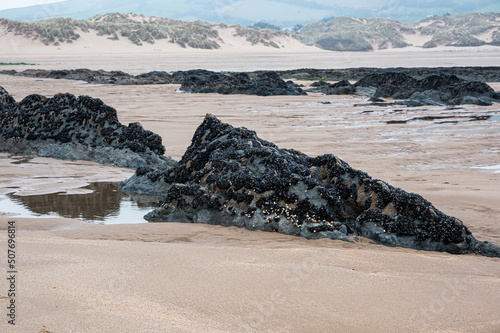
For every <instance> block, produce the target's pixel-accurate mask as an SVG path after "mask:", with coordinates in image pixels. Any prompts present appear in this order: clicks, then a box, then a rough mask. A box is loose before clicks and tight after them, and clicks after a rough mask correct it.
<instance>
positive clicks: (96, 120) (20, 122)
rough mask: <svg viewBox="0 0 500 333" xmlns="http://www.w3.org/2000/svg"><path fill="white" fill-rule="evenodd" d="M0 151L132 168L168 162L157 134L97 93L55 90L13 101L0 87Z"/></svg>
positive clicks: (169, 160)
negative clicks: (125, 119)
mask: <svg viewBox="0 0 500 333" xmlns="http://www.w3.org/2000/svg"><path fill="white" fill-rule="evenodd" d="M0 138H1V141H0V151H6V152H10V153H15V154H23V155H35V156H44V157H54V158H61V159H81V160H90V161H96V162H99V163H103V164H109V165H116V166H121V167H133V168H137V167H139V166H144V165H158V166H162V167H166V166H167V165H171V164H173V162H172V161H171V159H169V158H167V157H165V156H163V154H164V153H165V147H164V146H163V144H162V142H161V137H160V136H159V135H157V134H155V133H153V132H151V131H148V130H145V129H143V128H142V126H141V125H140V124H139V123H131V124H129V125H128V126H124V125H122V124H121V123H120V122H119V121H118V117H117V113H116V110H115V109H114V108H112V107H110V106H107V105H105V104H104V103H103V102H102V101H101V100H100V99H95V98H91V97H89V96H80V97H76V96H74V95H71V94H58V95H56V96H54V97H52V98H46V97H44V96H40V95H29V96H27V97H26V98H24V99H23V100H22V101H21V102H16V101H15V100H14V98H13V97H12V96H10V95H9V94H8V93H7V91H6V90H5V89H3V88H2V87H0Z"/></svg>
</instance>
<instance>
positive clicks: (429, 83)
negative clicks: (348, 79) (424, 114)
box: [354, 72, 500, 106]
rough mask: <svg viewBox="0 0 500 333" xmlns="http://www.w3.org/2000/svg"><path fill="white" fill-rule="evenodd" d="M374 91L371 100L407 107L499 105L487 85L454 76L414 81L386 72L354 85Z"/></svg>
mask: <svg viewBox="0 0 500 333" xmlns="http://www.w3.org/2000/svg"><path fill="white" fill-rule="evenodd" d="M354 86H356V87H375V88H376V89H377V90H376V92H375V94H374V97H383V98H388V97H390V98H393V99H402V100H404V101H402V102H398V103H399V104H405V105H407V106H421V105H460V104H479V105H491V104H492V102H500V100H498V99H497V98H498V96H497V94H496V93H495V91H494V90H493V89H492V88H491V87H490V86H489V85H487V84H486V83H484V82H478V81H472V82H470V81H467V80H464V79H461V78H459V77H458V76H456V75H448V74H439V75H438V74H435V75H429V76H427V77H425V78H423V79H420V80H417V79H415V78H413V77H410V76H408V75H406V74H404V73H398V72H388V73H383V74H371V75H368V76H366V77H364V78H362V79H361V80H359V81H358V82H356V83H355V84H354Z"/></svg>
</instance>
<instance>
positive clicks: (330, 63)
mask: <svg viewBox="0 0 500 333" xmlns="http://www.w3.org/2000/svg"><path fill="white" fill-rule="evenodd" d="M499 58H500V51H498V48H496V49H495V48H473V49H455V51H452V50H448V49H445V48H441V49H439V50H433V51H428V52H424V51H422V50H421V49H420V50H419V51H418V52H410V51H407V52H403V51H401V50H398V51H394V50H393V51H390V50H387V51H377V52H372V53H357V54H351V53H345V54H344V53H335V52H325V51H312V50H305V51H304V50H302V51H300V50H294V49H293V48H292V47H291V46H290V50H287V51H286V52H280V53H276V54H275V53H271V52H267V51H266V52H264V51H258V52H256V53H252V54H245V53H244V52H240V53H238V52H233V51H231V52H229V51H224V50H223V51H214V53H207V51H192V52H190V53H189V52H186V51H178V52H177V51H176V52H171V53H162V54H155V53H154V52H151V53H144V54H123V53H122V54H108V55H102V56H99V57H97V56H92V55H83V54H79V53H77V52H74V51H71V52H70V51H67V52H66V53H65V54H62V55H58V54H56V52H47V53H46V54H43V52H42V54H40V55H36V54H29V53H27V54H20V53H15V52H14V53H11V54H6V53H5V54H3V53H2V54H0V61H2V62H27V63H37V64H38V65H37V66H35V68H41V69H70V68H90V69H105V70H122V71H124V72H128V73H133V74H137V73H142V72H146V71H152V70H167V71H170V70H184V69H193V68H206V69H212V70H257V69H292V68H305V67H311V68H348V67H397V66H405V67H420V66H422V67H423V66H431V67H434V66H489V65H498V60H499ZM4 67H5V68H4ZM27 67H30V66H2V69H16V70H22V69H24V68H27ZM31 68H33V66H31ZM297 83H301V84H304V85H306V86H307V85H308V84H310V83H311V82H308V81H299V82H297ZM489 84H490V85H491V86H492V87H493V88H494V89H495V90H496V91H500V83H498V82H497V83H489ZM0 86H2V87H4V88H5V89H6V90H7V91H8V92H9V93H10V94H11V95H12V96H13V97H14V98H15V99H16V100H17V101H20V100H21V99H22V98H24V97H25V96H27V95H29V94H33V93H37V94H42V95H45V96H52V95H54V94H57V93H61V92H69V93H72V94H75V95H89V96H92V97H95V98H100V99H102V100H103V101H104V102H105V103H106V104H108V105H110V106H113V107H114V108H116V109H117V111H118V117H119V119H120V121H121V122H122V123H124V124H128V123H130V122H136V121H138V122H140V123H141V124H142V125H143V126H144V128H146V129H149V130H152V131H154V132H156V133H158V134H160V135H161V136H162V137H163V144H164V145H165V146H166V149H167V152H166V155H169V156H172V157H173V158H175V159H180V157H181V156H182V154H183V153H184V151H185V149H186V147H187V146H188V145H189V144H190V140H191V137H192V135H193V133H194V131H195V129H196V128H197V127H198V125H199V124H200V123H201V122H202V120H203V117H204V116H205V114H206V113H212V114H214V115H216V116H217V117H218V118H219V119H221V120H222V121H224V122H227V123H230V124H232V125H233V126H244V127H247V128H249V129H253V130H255V131H256V132H257V134H258V135H259V136H260V137H261V138H263V139H266V140H269V141H272V142H274V143H276V144H277V145H278V146H279V147H282V148H293V149H297V150H300V151H302V152H304V153H306V154H308V155H310V156H316V155H319V154H326V153H333V154H335V155H337V156H338V157H340V158H341V159H343V160H344V161H346V162H348V163H349V164H350V165H351V166H352V167H354V168H357V169H360V170H363V171H365V172H367V173H368V174H369V175H371V176H372V177H374V178H379V179H382V180H384V181H386V182H388V183H389V184H391V185H394V186H398V187H401V188H402V189H404V190H406V191H409V192H415V193H418V194H420V195H422V196H423V197H424V198H426V199H428V200H429V201H431V202H432V203H433V204H434V205H435V206H436V207H437V208H438V209H440V210H442V211H443V212H444V213H446V214H449V215H452V216H456V217H457V218H459V219H461V220H462V221H463V222H464V224H465V225H466V226H467V227H468V228H469V229H470V230H471V232H472V233H473V234H474V235H475V237H476V238H477V239H478V240H481V241H484V240H488V241H491V242H492V243H494V244H497V245H500V221H499V218H498V217H499V216H500V208H499V207H500V206H499V204H498V203H499V200H500V191H499V189H500V141H499V139H498V133H499V129H500V105H498V104H494V105H492V106H486V107H485V106H476V105H463V106H459V107H439V106H426V107H418V108H415V107H414V108H408V107H405V106H397V107H396V106H388V107H380V106H377V107H374V106H368V105H366V103H367V101H366V98H363V97H361V96H326V95H321V94H315V93H310V94H309V95H308V96H272V97H259V96H246V95H217V94H185V93H180V92H177V89H178V88H179V85H144V86H104V85H91V84H87V83H82V82H78V81H67V80H54V79H33V78H24V77H14V76H6V75H0ZM321 102H330V103H331V104H323V103H321ZM422 115H425V116H427V117H428V118H427V119H426V120H413V121H408V122H406V123H403V121H407V120H412V119H414V118H417V117H421V116H422ZM477 116H489V118H488V119H486V120H480V121H477V120H475V119H477ZM394 121H398V122H396V123H395V122H394ZM20 159H21V157H15V156H10V155H9V154H0V170H1V172H0V200H7V199H6V198H7V195H9V196H14V197H22V196H33V195H37V194H38V195H40V194H48V193H62V194H65V195H73V196H78V195H82V194H84V193H87V192H88V190H87V189H86V187H85V186H87V185H89V184H91V183H94V182H104V181H106V182H110V181H111V182H118V181H121V180H124V179H126V178H128V177H129V176H130V175H132V174H133V172H134V170H132V169H124V168H114V167H109V166H102V165H99V164H96V163H92V162H83V161H58V160H54V159H49V158H33V159H26V160H23V161H22V163H18V162H19V160H20ZM13 213H15V212H9V211H0V223H1V226H0V228H1V229H2V230H0V249H1V251H3V252H4V258H5V257H6V256H7V239H8V233H7V228H8V221H15V226H16V246H17V247H16V256H17V270H18V274H17V277H18V280H17V285H16V287H17V290H16V311H17V312H16V314H17V319H16V320H17V322H16V324H17V325H16V326H15V327H12V326H11V325H8V323H7V319H6V316H5V315H3V318H4V319H2V320H1V321H0V331H1V332H37V333H38V332H52V333H56V332H117V331H125V332H500V315H499V313H500V312H499V304H500V260H499V259H498V258H486V257H482V256H477V255H451V254H448V253H435V252H425V251H416V250H410V249H403V248H389V247H385V246H381V245H376V244H371V243H370V242H368V241H361V242H359V243H356V244H349V243H346V242H342V241H332V240H326V239H322V240H307V239H304V238H298V237H291V236H286V235H281V234H278V233H265V232H260V231H248V230H245V229H239V228H235V227H230V228H224V227H219V226H211V225H201V224H182V223H144V222H145V221H137V222H138V223H136V224H118V225H103V224H99V223H89V222H85V221H81V220H77V219H69V218H61V217H57V216H54V217H50V218H33V217H31V218H25V217H19V216H16V215H15V214H13ZM2 267H4V271H5V274H6V275H7V273H6V272H7V267H6V264H3V265H2ZM7 293H8V284H7V282H4V283H2V284H0V304H2V308H3V309H4V312H5V314H7V306H8V304H9V298H8V297H7V296H8V295H7Z"/></svg>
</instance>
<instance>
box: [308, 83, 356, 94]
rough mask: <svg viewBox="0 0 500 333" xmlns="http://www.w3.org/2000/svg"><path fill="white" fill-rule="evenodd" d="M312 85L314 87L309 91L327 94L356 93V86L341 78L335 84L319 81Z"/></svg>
mask: <svg viewBox="0 0 500 333" xmlns="http://www.w3.org/2000/svg"><path fill="white" fill-rule="evenodd" d="M310 87H312V88H311V89H310V90H308V91H313V92H321V93H323V94H326V95H351V94H355V93H356V87H354V86H353V85H352V84H351V83H350V82H349V81H347V80H341V81H339V82H336V83H333V84H332V83H328V82H325V81H317V82H314V83H313V84H311V85H310Z"/></svg>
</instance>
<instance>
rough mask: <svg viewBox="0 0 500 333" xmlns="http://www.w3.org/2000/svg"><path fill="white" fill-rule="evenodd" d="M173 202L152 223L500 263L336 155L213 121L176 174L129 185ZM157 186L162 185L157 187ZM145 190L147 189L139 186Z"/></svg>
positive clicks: (410, 197)
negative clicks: (312, 152) (367, 243)
mask: <svg viewBox="0 0 500 333" xmlns="http://www.w3.org/2000/svg"><path fill="white" fill-rule="evenodd" d="M126 183H127V185H129V186H130V185H131V183H138V184H146V185H145V186H144V187H143V190H144V191H145V192H147V191H149V192H151V193H153V192H156V193H157V194H158V193H161V192H163V191H165V192H163V193H164V195H165V199H164V200H163V201H161V202H160V204H159V206H158V208H157V209H155V210H154V211H152V212H150V213H148V214H147V215H146V216H145V218H146V219H147V220H149V221H151V222H155V221H158V222H159V221H172V222H199V223H209V224H218V225H223V226H239V227H245V228H248V229H250V230H255V229H259V230H264V231H277V232H280V233H284V234H289V235H297V236H303V237H306V238H331V239H342V240H345V241H351V242H352V241H353V240H352V238H354V237H356V236H364V237H366V238H369V239H372V240H374V241H376V242H377V243H380V244H384V245H388V246H401V247H407V248H413V249H419V250H432V251H446V252H449V253H455V254H461V253H477V254H482V255H487V256H492V257H500V248H499V247H497V246H495V245H492V244H491V243H487V242H479V241H477V240H476V239H475V238H474V237H473V236H472V234H471V233H470V231H469V230H468V229H467V227H466V226H465V225H464V224H463V223H462V221H460V220H458V219H457V218H454V217H452V216H448V215H446V214H444V213H442V212H441V211H439V210H438V209H436V208H435V207H434V206H433V205H432V204H431V203H430V202H428V201H427V200H425V199H424V198H422V197H421V196H419V195H418V194H414V193H407V192H405V191H403V190H402V189H399V188H395V187H393V186H391V185H389V184H387V183H385V182H383V181H381V180H377V179H372V178H371V177H370V176H369V175H367V174H366V173H364V172H362V171H359V170H356V169H353V168H351V167H350V166H349V165H348V164H347V163H346V162H344V161H342V160H340V159H339V158H337V157H336V156H334V155H331V154H329V155H321V156H317V157H314V158H313V157H309V156H307V155H305V154H303V153H300V152H298V151H295V150H291V149H280V148H278V147H277V146H276V145H274V144H273V143H271V142H268V141H265V140H262V139H260V138H259V137H257V135H256V133H255V132H254V131H251V130H248V129H246V128H234V127H232V126H231V125H229V124H225V123H222V122H221V121H219V120H218V119H217V118H216V117H214V116H212V115H207V116H206V117H205V119H204V121H203V123H202V124H201V125H200V126H199V127H198V129H197V130H196V132H195V134H194V136H193V139H192V143H191V145H190V146H189V147H188V149H187V150H186V152H185V154H184V156H183V157H182V159H181V161H180V162H179V163H178V164H177V165H176V166H174V167H173V168H171V169H168V170H154V169H147V168H140V169H138V170H137V172H136V175H135V176H134V177H133V179H131V180H129V181H128V182H126ZM157 184H158V186H157ZM139 186H140V185H139Z"/></svg>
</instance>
